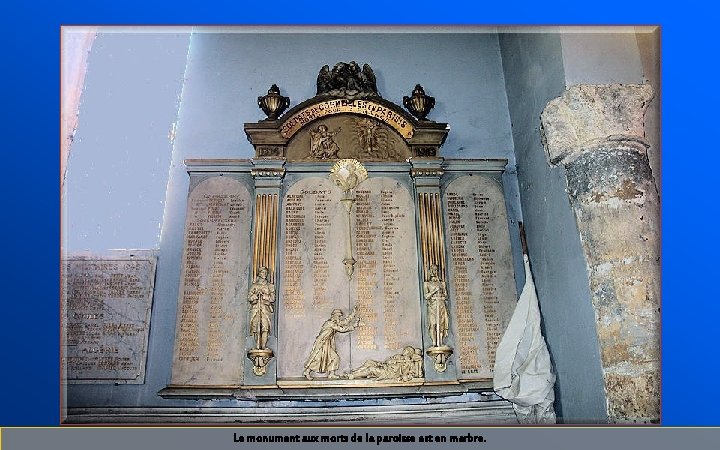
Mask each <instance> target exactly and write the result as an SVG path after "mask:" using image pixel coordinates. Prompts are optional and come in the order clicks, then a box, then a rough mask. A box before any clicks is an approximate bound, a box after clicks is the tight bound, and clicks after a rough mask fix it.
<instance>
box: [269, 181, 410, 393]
mask: <svg viewBox="0 0 720 450" xmlns="http://www.w3.org/2000/svg"><path fill="white" fill-rule="evenodd" d="M340 198H341V191H340V189H339V188H338V187H337V186H335V185H334V184H333V183H332V182H330V180H328V179H327V178H324V177H323V178H321V177H309V178H304V179H302V180H300V181H298V182H297V183H295V184H294V185H293V186H291V187H290V189H289V190H288V192H287V194H286V196H285V200H284V207H283V219H282V221H283V229H282V231H281V232H282V233H283V234H282V236H283V238H284V241H283V244H282V245H283V252H282V258H283V259H282V261H283V264H282V281H281V289H280V299H281V301H282V306H281V307H280V311H279V327H278V329H279V331H278V333H279V335H278V339H279V344H278V348H279V349H280V350H281V351H280V352H279V356H278V378H279V379H283V378H285V379H287V378H295V377H300V376H302V372H303V368H304V363H305V360H306V359H307V357H308V355H309V353H310V351H311V349H312V345H313V342H314V340H315V337H316V336H317V334H318V332H319V330H320V328H321V327H322V325H323V323H324V322H325V321H326V320H328V319H329V317H330V313H331V312H332V310H333V309H335V308H339V309H341V310H342V311H343V312H344V313H345V314H347V313H349V312H350V311H351V310H352V308H353V307H354V306H357V315H358V317H360V325H359V326H358V327H357V328H356V329H355V330H354V331H351V332H349V333H337V334H336V336H335V347H336V350H337V352H338V355H339V356H340V367H339V369H338V371H337V374H338V375H341V374H343V373H344V372H346V371H348V370H349V369H351V368H355V367H359V366H360V365H361V364H362V363H363V362H365V361H366V360H368V359H374V360H384V359H386V358H387V357H389V356H391V355H394V354H397V353H399V352H400V350H401V349H402V348H403V347H404V346H407V345H412V346H414V347H422V328H421V325H420V316H421V313H420V301H419V295H420V294H419V287H418V274H417V270H418V269H417V249H416V245H417V244H416V234H415V216H414V203H413V200H412V195H411V194H410V192H409V190H408V187H407V185H406V184H404V183H401V182H399V181H397V180H395V179H393V178H389V177H373V176H371V177H370V178H369V179H368V180H366V181H364V182H363V183H362V184H361V185H360V186H358V187H357V189H355V203H354V205H353V210H352V215H351V227H352V240H353V256H354V257H355V260H356V261H357V262H356V264H355V268H354V273H353V276H352V278H351V279H350V280H348V277H347V275H346V273H345V268H344V266H343V263H342V261H343V258H344V256H345V255H344V252H345V240H346V239H347V231H346V227H347V223H346V220H347V218H346V213H345V210H344V208H343V206H342V204H341V203H340ZM323 376H324V375H320V377H323Z"/></svg>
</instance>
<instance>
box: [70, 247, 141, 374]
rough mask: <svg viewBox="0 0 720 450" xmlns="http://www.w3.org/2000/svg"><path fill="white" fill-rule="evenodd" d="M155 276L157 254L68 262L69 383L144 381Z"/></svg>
mask: <svg viewBox="0 0 720 450" xmlns="http://www.w3.org/2000/svg"><path fill="white" fill-rule="evenodd" d="M154 280H155V258H154V257H152V258H133V257H118V258H115V257H102V258H95V257H78V258H69V259H66V260H64V261H63V286H64V295H63V305H62V310H63V317H64V320H63V328H64V336H63V346H64V349H63V356H64V364H63V369H64V370H65V376H66V379H67V382H68V383H98V384H102V383H119V384H142V383H144V382H145V362H146V360H147V341H148V332H149V329H150V309H151V306H152V298H153V286H154Z"/></svg>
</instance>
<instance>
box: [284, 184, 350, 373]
mask: <svg viewBox="0 0 720 450" xmlns="http://www.w3.org/2000/svg"><path fill="white" fill-rule="evenodd" d="M340 196H341V191H340V189H339V188H338V187H337V186H335V184H334V183H333V182H331V181H330V180H329V179H328V178H327V177H308V178H303V179H301V180H299V181H297V182H296V183H295V184H293V185H292V186H291V187H290V188H289V189H288V191H287V194H286V195H285V199H284V201H283V211H282V216H281V220H282V222H281V223H282V228H281V231H280V232H281V249H282V251H281V253H280V257H281V274H282V278H281V284H280V296H279V299H280V301H279V303H280V306H279V309H278V323H279V325H278V349H279V351H278V369H277V377H278V378H293V377H300V376H302V373H303V370H304V363H305V360H306V359H307V357H308V356H309V354H310V350H311V349H312V345H313V342H314V340H315V337H316V336H317V334H318V332H319V331H320V328H321V327H322V325H323V323H324V322H325V321H326V320H328V319H329V318H330V313H331V312H332V310H333V309H336V308H337V309H341V310H342V311H343V313H345V314H348V313H349V312H350V309H351V308H352V306H351V303H352V302H351V300H350V285H349V282H348V279H347V275H345V267H344V266H343V263H342V260H343V258H344V251H345V238H346V234H347V231H346V227H347V225H346V221H347V218H346V215H345V214H346V213H345V209H344V208H343V206H342V205H341V204H340V201H339V200H340ZM335 348H336V350H337V352H338V355H339V356H340V370H341V371H342V370H344V369H347V368H348V367H349V362H350V359H349V356H350V338H349V336H348V335H347V334H341V333H338V334H337V335H336V336H335Z"/></svg>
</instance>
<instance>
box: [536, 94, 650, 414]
mask: <svg viewBox="0 0 720 450" xmlns="http://www.w3.org/2000/svg"><path fill="white" fill-rule="evenodd" d="M652 97H653V93H652V88H651V87H650V86H648V85H619V84H610V85H577V86H572V87H570V88H568V89H567V90H566V91H565V92H564V93H563V95H562V96H561V97H559V98H557V99H555V100H552V101H551V102H549V103H548V105H547V106H546V108H545V110H544V111H543V113H542V116H541V121H542V133H543V143H544V145H545V149H546V151H547V155H548V159H549V162H550V164H551V165H559V164H561V165H562V166H564V168H565V175H566V178H567V186H568V196H569V201H570V204H571V206H572V209H573V211H574V213H575V218H576V221H577V226H578V231H579V233H580V240H581V242H582V246H583V252H584V254H585V259H586V262H587V271H588V279H589V283H590V292H591V294H592V303H593V308H594V310H595V318H596V328H597V336H598V341H599V346H600V357H601V366H602V370H603V379H604V384H605V392H606V395H607V413H608V417H609V419H610V421H611V422H655V421H658V420H659V417H660V404H659V399H660V333H659V324H660V198H659V195H658V192H657V189H656V187H655V182H654V180H653V175H652V171H651V169H650V165H649V162H648V157H647V148H648V144H647V143H646V141H645V131H644V115H645V110H646V109H647V107H648V104H649V102H650V100H651V99H652ZM531 250H532V249H531Z"/></svg>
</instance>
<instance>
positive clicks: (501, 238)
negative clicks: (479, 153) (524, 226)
mask: <svg viewBox="0 0 720 450" xmlns="http://www.w3.org/2000/svg"><path fill="white" fill-rule="evenodd" d="M443 206H444V208H445V213H446V220H445V226H446V236H447V242H448V246H449V249H450V252H449V255H450V258H449V261H448V273H449V283H448V289H449V292H450V298H451V299H452V303H453V306H452V308H453V309H454V311H453V313H454V316H455V321H454V324H453V326H454V327H455V328H454V330H455V331H454V333H455V340H456V345H457V347H458V348H457V355H458V359H457V360H458V378H459V379H467V380H471V379H487V378H492V376H493V367H494V365H495V350H496V349H497V346H498V344H499V343H500V339H501V338H502V334H503V332H504V331H505V327H507V324H508V322H509V321H510V316H511V315H512V312H513V309H514V308H515V304H516V303H517V291H516V288H515V276H514V273H513V269H512V255H511V252H510V234H509V231H508V223H507V212H506V209H505V200H504V196H503V192H502V187H501V185H500V181H498V180H496V179H493V178H491V177H490V176H485V175H472V176H469V175H466V176H461V177H459V178H457V179H455V180H453V181H452V182H451V183H450V184H449V185H448V186H447V189H446V191H445V195H444V196H443Z"/></svg>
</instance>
